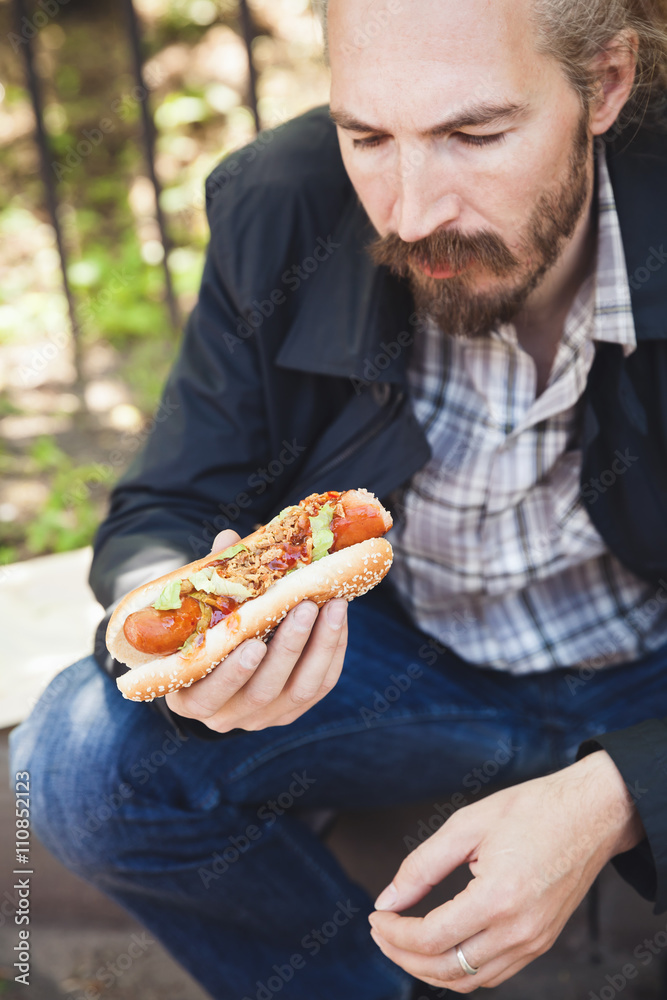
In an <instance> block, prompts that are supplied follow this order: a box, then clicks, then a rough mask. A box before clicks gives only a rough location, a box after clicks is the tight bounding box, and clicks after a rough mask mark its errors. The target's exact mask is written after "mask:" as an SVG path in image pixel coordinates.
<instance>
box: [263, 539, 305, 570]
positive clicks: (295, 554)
mask: <svg viewBox="0 0 667 1000" xmlns="http://www.w3.org/2000/svg"><path fill="white" fill-rule="evenodd" d="M298 562H308V545H307V542H306V539H304V540H303V541H302V542H301V543H300V544H298V545H291V544H287V545H283V555H282V556H281V557H280V558H279V559H272V560H271V562H270V563H269V564H268V566H269V569H276V570H289V569H293V568H294V567H295V566H296V564H297V563H298Z"/></svg>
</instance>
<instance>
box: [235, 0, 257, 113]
mask: <svg viewBox="0 0 667 1000" xmlns="http://www.w3.org/2000/svg"><path fill="white" fill-rule="evenodd" d="M239 8H240V14H241V28H242V30H243V40H244V42H245V47H246V51H247V53H248V82H249V97H250V109H251V111H252V114H253V118H254V119H255V129H256V130H257V132H259V131H260V129H261V125H260V122H259V112H258V110H257V71H256V70H255V61H254V59H253V57H252V40H253V38H254V37H255V32H254V26H253V23H252V15H251V13H250V9H249V7H248V2H247V0H239Z"/></svg>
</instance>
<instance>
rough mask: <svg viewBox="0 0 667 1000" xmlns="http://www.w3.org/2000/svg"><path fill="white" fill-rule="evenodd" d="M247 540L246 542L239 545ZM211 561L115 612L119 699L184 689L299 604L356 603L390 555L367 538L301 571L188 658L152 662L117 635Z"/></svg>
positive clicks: (144, 591) (247, 606)
mask: <svg viewBox="0 0 667 1000" xmlns="http://www.w3.org/2000/svg"><path fill="white" fill-rule="evenodd" d="M258 530H259V529H258ZM254 534H256V533H254ZM253 537H254V535H249V536H247V538H245V539H244V542H248V541H249V540H250V539H252V538H253ZM216 558H217V559H219V558H220V554H219V553H217V554H215V553H212V554H211V555H209V556H206V557H204V558H203V559H198V560H196V561H195V562H192V563H189V564H188V565H187V566H185V567H181V568H179V569H177V570H174V571H173V572H171V573H167V574H166V575H165V576H162V577H160V578H159V579H158V580H153V581H152V582H151V583H147V584H145V585H144V586H143V587H138V588H137V589H136V590H134V591H132V592H131V593H130V594H128V595H127V596H126V597H124V598H123V600H122V601H121V602H120V604H119V605H118V606H117V607H116V609H115V611H114V613H113V615H112V616H111V619H110V621H109V625H108V628H107V633H106V643H107V648H108V649H109V652H110V653H111V654H112V655H113V656H114V657H115V659H117V660H120V662H121V663H126V664H128V666H129V667H131V669H130V670H129V671H128V672H127V673H125V674H123V675H122V676H121V677H119V678H118V679H117V681H116V683H117V685H118V687H119V689H120V691H121V692H122V693H123V695H124V697H125V698H128V699H129V700H131V701H152V700H153V699H154V698H159V697H162V696H163V695H165V694H168V693H169V692H170V691H177V690H178V689H179V688H182V687H189V686H190V685H191V684H193V683H194V682H195V681H197V680H200V679H201V678H202V677H205V676H206V674H208V673H210V672H211V670H213V668H214V667H215V666H217V664H218V663H220V661H221V660H223V659H224V658H225V656H227V655H228V653H231V651H232V650H233V649H235V648H236V646H238V645H239V644H240V643H241V642H243V641H244V640H245V639H249V638H259V639H264V638H266V637H267V636H268V634H269V633H270V632H272V631H273V629H274V628H276V626H277V625H278V624H279V623H280V622H281V621H282V620H283V618H284V617H285V615H286V614H287V613H288V611H290V610H291V608H293V607H294V606H295V605H296V604H298V603H299V602H300V601H304V600H310V601H314V602H315V603H316V604H317V605H318V607H320V606H321V605H322V604H324V603H325V602H326V601H329V600H331V599H332V598H334V597H344V598H345V599H346V600H348V601H351V600H353V599H354V598H355V597H360V596H361V595H362V594H365V593H366V592H367V591H369V590H371V589H372V588H373V587H375V586H376V584H378V583H379V582H380V580H382V578H383V577H384V576H385V575H386V573H387V572H388V571H389V568H390V566H391V563H392V559H393V552H392V548H391V545H390V544H389V542H387V541H386V539H384V538H370V539H367V540H366V541H363V542H357V543H356V544H354V545H350V546H349V547H347V548H344V549H340V550H339V551H338V552H333V553H330V554H329V555H326V556H324V557H323V558H321V559H319V560H317V562H314V563H311V564H310V565H308V566H303V567H301V568H300V569H299V570H298V571H297V572H295V573H290V574H288V575H287V576H284V577H283V578H282V579H280V580H278V581H276V582H275V583H273V584H272V585H271V586H270V587H269V589H268V590H267V591H266V592H265V593H264V594H262V595H261V596H260V597H255V598H253V599H252V600H249V601H245V602H244V603H243V604H241V605H240V607H239V608H238V609H237V610H236V611H234V612H233V613H232V614H231V615H229V616H228V617H227V618H224V619H223V620H222V621H221V622H219V623H218V624H217V625H215V626H213V627H212V628H210V629H208V630H207V631H206V633H205V640H204V642H203V643H202V644H201V646H199V647H198V648H197V649H196V650H194V651H193V652H192V653H191V654H190V655H188V656H181V655H180V654H179V653H172V654H169V655H166V656H154V655H152V654H150V653H141V652H139V651H138V650H137V649H135V648H134V647H133V646H132V645H131V644H130V643H129V642H128V641H127V639H126V638H125V635H124V633H123V623H124V621H125V619H126V618H127V616H128V615H130V614H132V613H133V612H134V611H138V610H140V609H141V608H144V607H146V605H147V604H150V603H152V602H153V601H154V600H156V598H157V597H158V595H159V594H160V593H161V591H162V589H163V587H164V586H165V584H167V583H168V582H169V581H170V580H172V579H181V578H183V576H184V575H187V573H189V572H191V571H196V570H199V569H201V568H202V567H204V566H206V565H207V564H208V563H209V562H213V561H214V560H215V559H216Z"/></svg>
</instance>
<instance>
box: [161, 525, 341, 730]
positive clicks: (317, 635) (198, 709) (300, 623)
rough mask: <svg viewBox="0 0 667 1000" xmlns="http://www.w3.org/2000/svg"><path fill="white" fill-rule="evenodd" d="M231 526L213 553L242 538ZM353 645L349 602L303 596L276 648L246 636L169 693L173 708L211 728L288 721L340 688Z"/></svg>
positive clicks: (218, 539)
mask: <svg viewBox="0 0 667 1000" xmlns="http://www.w3.org/2000/svg"><path fill="white" fill-rule="evenodd" d="M239 539H240V536H239V535H238V534H237V533H236V532H235V531H223V532H221V533H220V534H219V535H218V536H217V537H216V539H215V541H214V543H213V547H212V549H211V552H220V551H222V550H223V549H226V548H228V547H229V546H231V545H234V544H235V543H236V542H238V541H239ZM346 646H347V601H346V600H343V599H341V598H337V599H335V600H332V601H327V603H326V604H324V605H323V606H322V607H321V608H320V609H319V614H318V608H317V605H316V604H314V603H313V602H312V601H302V602H301V604H298V605H297V606H296V608H294V609H293V610H292V611H291V612H290V613H289V614H288V616H287V617H286V618H285V620H284V621H283V622H282V623H281V624H280V625H279V626H278V628H277V629H276V631H275V632H274V634H273V638H272V639H271V642H270V643H269V645H268V647H267V646H266V645H265V644H264V643H263V642H261V641H260V640H259V639H246V641H245V642H243V643H241V645H240V646H237V647H236V649H234V650H232V652H231V653H230V654H229V655H228V656H227V657H226V659H225V669H224V671H221V670H214V671H212V673H210V674H209V675H208V676H207V677H204V678H203V679H202V680H201V681H198V682H197V683H196V684H193V685H192V687H189V688H182V689H181V690H180V691H175V692H174V693H173V694H168V695H167V696H166V699H165V700H166V702H167V704H168V705H169V708H171V709H172V711H174V712H176V713H177V714H178V715H182V716H185V717H186V718H188V719H199V720H200V721H201V722H203V723H205V725H207V726H208V727H209V729H213V730H215V731H216V732H220V733H223V732H227V731H228V730H230V729H266V728H267V727H268V726H286V725H289V723H290V722H293V721H294V720H295V719H298V718H299V717H300V716H301V715H304V713H305V712H307V711H308V709H309V708H312V706H313V705H315V704H316V703H317V702H318V701H320V699H321V698H324V696H325V695H326V694H327V693H328V692H329V691H330V690H331V689H332V688H333V687H335V685H336V683H337V681H338V678H339V677H340V674H341V670H342V669H343V660H344V658H345V649H346Z"/></svg>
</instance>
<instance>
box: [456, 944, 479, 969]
mask: <svg viewBox="0 0 667 1000" xmlns="http://www.w3.org/2000/svg"><path fill="white" fill-rule="evenodd" d="M456 957H457V958H458V960H459V965H460V966H461V968H462V969H463V971H464V972H465V973H466V975H468V976H476V975H477V973H478V972H479V967H477V968H475V967H474V965H471V964H470V962H469V961H468V959H467V958H466V957H465V955H464V954H463V952H462V951H461V947H460V945H457V946H456Z"/></svg>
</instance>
